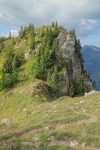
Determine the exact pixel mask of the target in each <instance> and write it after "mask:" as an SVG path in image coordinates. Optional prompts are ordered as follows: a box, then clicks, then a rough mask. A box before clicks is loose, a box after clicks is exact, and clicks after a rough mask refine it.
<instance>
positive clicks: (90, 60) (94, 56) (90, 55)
mask: <svg viewBox="0 0 100 150" xmlns="http://www.w3.org/2000/svg"><path fill="white" fill-rule="evenodd" d="M82 54H83V58H84V65H85V68H86V70H87V72H88V73H89V74H90V75H91V77H92V79H93V80H95V81H96V90H100V79H99V78H100V75H99V73H100V69H99V68H100V67H99V66H100V48H99V47H97V46H94V45H85V46H83V47H82Z"/></svg>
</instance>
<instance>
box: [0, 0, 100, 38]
mask: <svg viewBox="0 0 100 150" xmlns="http://www.w3.org/2000/svg"><path fill="white" fill-rule="evenodd" d="M99 3H100V0H27V1H25V0H10V1H9V0H0V23H1V24H9V25H10V24H11V25H13V26H20V25H21V24H22V25H26V24H28V23H29V22H33V23H34V24H35V25H41V24H48V23H51V22H52V21H58V22H59V23H60V24H62V25H64V26H65V27H70V28H75V29H76V30H77V32H78V34H79V35H81V36H82V35H87V34H90V33H91V34H92V33H93V30H94V29H95V28H97V27H98V26H100V25H99V21H100V19H99V18H100V5H99Z"/></svg>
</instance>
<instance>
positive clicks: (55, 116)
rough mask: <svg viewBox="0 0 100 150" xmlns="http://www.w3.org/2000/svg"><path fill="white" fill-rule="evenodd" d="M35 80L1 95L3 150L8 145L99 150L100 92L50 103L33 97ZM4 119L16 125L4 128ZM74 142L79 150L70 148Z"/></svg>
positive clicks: (0, 137)
mask: <svg viewBox="0 0 100 150" xmlns="http://www.w3.org/2000/svg"><path fill="white" fill-rule="evenodd" d="M34 80H35V79H30V80H28V81H26V82H23V84H18V85H17V86H16V87H14V88H13V89H11V90H8V91H3V92H2V93H0V139H1V140H0V150H1V149H4V147H7V146H9V145H14V147H16V149H18V150H20V149H21V150H24V149H27V150H28V149H29V150H31V149H32V145H31V144H33V145H34V146H35V147H36V149H39V150H45V149H46V150H48V149H50V150H51V149H52V150H53V149H54V150H56V149H61V150H66V149H82V144H83V143H86V146H85V147H86V148H88V149H90V150H92V149H94V148H98V149H100V109H99V108H100V93H99V92H96V93H95V94H93V95H91V96H87V97H84V96H83V97H76V98H69V97H62V98H59V99H57V100H55V101H51V102H50V101H48V100H45V99H44V97H43V98H40V97H32V96H31V94H30V87H31V85H32V82H33V81H34ZM4 118H9V119H11V120H12V122H13V124H12V125H11V126H5V125H3V124H2V119H4ZM7 138H8V139H7ZM23 142H24V143H23ZM25 142H32V143H25ZM71 143H74V144H75V143H76V145H77V144H78V146H77V148H70V147H69V146H70V145H71ZM72 145H73V144H72ZM18 146H19V147H20V148H19V147H18ZM2 147H3V148H2ZM83 149H85V148H83Z"/></svg>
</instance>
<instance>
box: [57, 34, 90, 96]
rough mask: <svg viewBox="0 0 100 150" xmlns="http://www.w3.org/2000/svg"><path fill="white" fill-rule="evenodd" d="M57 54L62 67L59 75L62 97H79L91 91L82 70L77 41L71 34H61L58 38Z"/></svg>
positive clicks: (87, 78)
mask: <svg viewBox="0 0 100 150" xmlns="http://www.w3.org/2000/svg"><path fill="white" fill-rule="evenodd" d="M58 43H59V54H60V55H62V58H63V61H64V66H63V67H62V69H61V71H60V72H59V73H58V74H59V89H60V91H61V93H62V95H69V96H74V95H79V94H84V93H85V92H89V91H91V90H93V84H92V81H91V79H90V77H89V76H88V75H87V73H86V71H85V70H84V64H83V59H82V55H81V46H80V43H79V40H77V39H76V36H75V35H72V34H71V33H67V32H62V33H60V35H59V37H58Z"/></svg>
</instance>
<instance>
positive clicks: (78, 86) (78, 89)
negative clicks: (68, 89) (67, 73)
mask: <svg viewBox="0 0 100 150" xmlns="http://www.w3.org/2000/svg"><path fill="white" fill-rule="evenodd" d="M73 84H74V90H75V92H74V95H78V96H79V95H83V94H84V92H85V91H84V90H85V89H84V82H83V80H79V81H76V80H75V81H74V83H73Z"/></svg>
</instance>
